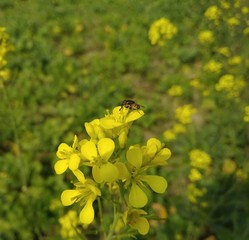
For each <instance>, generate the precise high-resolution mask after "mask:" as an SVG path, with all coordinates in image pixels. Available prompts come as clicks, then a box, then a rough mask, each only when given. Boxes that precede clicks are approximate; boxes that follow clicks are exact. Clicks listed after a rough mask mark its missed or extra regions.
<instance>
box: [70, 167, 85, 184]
mask: <svg viewBox="0 0 249 240" xmlns="http://www.w3.org/2000/svg"><path fill="white" fill-rule="evenodd" d="M73 174H74V175H75V176H76V177H77V179H78V180H79V182H81V183H85V180H86V179H85V175H84V173H83V172H81V171H80V170H79V169H76V170H74V171H73Z"/></svg>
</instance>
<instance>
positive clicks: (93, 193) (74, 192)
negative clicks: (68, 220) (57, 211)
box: [61, 170, 101, 224]
mask: <svg viewBox="0 0 249 240" xmlns="http://www.w3.org/2000/svg"><path fill="white" fill-rule="evenodd" d="M74 174H75V176H76V177H77V179H78V182H76V183H75V184H74V185H75V189H69V190H64V191H63V192H62V194H61V201H62V204H63V205H64V206H70V205H72V204H73V203H77V202H80V205H81V206H83V208H82V210H81V211H80V221H81V222H82V223H84V224H90V223H92V221H93V220H94V208H93V202H94V201H95V200H96V198H97V197H98V196H100V195H101V192H100V190H99V189H98V188H97V187H96V183H95V182H94V181H92V180H91V179H85V177H84V174H83V173H82V172H81V171H80V170H76V171H75V172H74Z"/></svg>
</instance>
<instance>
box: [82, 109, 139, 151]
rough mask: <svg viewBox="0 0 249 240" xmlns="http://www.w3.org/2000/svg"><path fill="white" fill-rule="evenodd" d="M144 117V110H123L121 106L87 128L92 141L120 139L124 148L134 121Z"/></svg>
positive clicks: (86, 126) (120, 143)
mask: <svg viewBox="0 0 249 240" xmlns="http://www.w3.org/2000/svg"><path fill="white" fill-rule="evenodd" d="M143 115H144V112H143V110H141V109H138V110H130V109H127V108H122V109H121V106H118V107H115V108H114V109H113V111H112V113H111V114H110V113H107V115H106V116H105V117H103V118H101V119H95V120H93V121H92V122H90V123H88V122H86V123H85V128H86V131H87V133H88V135H89V136H90V137H91V140H93V141H97V140H98V139H101V138H106V137H107V138H112V139H115V138H118V140H119V145H120V147H121V148H123V147H124V145H125V143H126V140H127V134H128V131H129V128H130V127H131V125H132V123H133V121H135V120H137V119H139V118H140V117H142V116H143Z"/></svg>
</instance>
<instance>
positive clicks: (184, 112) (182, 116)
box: [175, 104, 196, 124]
mask: <svg viewBox="0 0 249 240" xmlns="http://www.w3.org/2000/svg"><path fill="white" fill-rule="evenodd" d="M195 113H196V109H195V108H194V107H193V106H192V105H191V104H186V105H183V106H182V107H178V108H177V109H176V111H175V118H176V119H177V120H178V121H179V122H180V123H182V124H188V123H191V122H192V115H193V114H195Z"/></svg>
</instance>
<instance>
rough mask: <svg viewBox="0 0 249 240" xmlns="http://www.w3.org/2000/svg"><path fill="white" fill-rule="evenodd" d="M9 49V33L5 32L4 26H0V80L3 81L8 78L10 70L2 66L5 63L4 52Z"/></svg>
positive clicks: (10, 48) (10, 47)
mask: <svg viewBox="0 0 249 240" xmlns="http://www.w3.org/2000/svg"><path fill="white" fill-rule="evenodd" d="M11 50H12V46H11V45H10V44H9V35H8V34H7V33H6V29H5V28H3V27H0V80H1V81H3V82H4V81H7V80H8V79H9V75H10V71H9V70H8V69H5V68H4V67H5V66H6V64H7V61H6V59H5V57H6V54H7V53H8V52H9V51H11ZM1 81H0V82H1Z"/></svg>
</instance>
